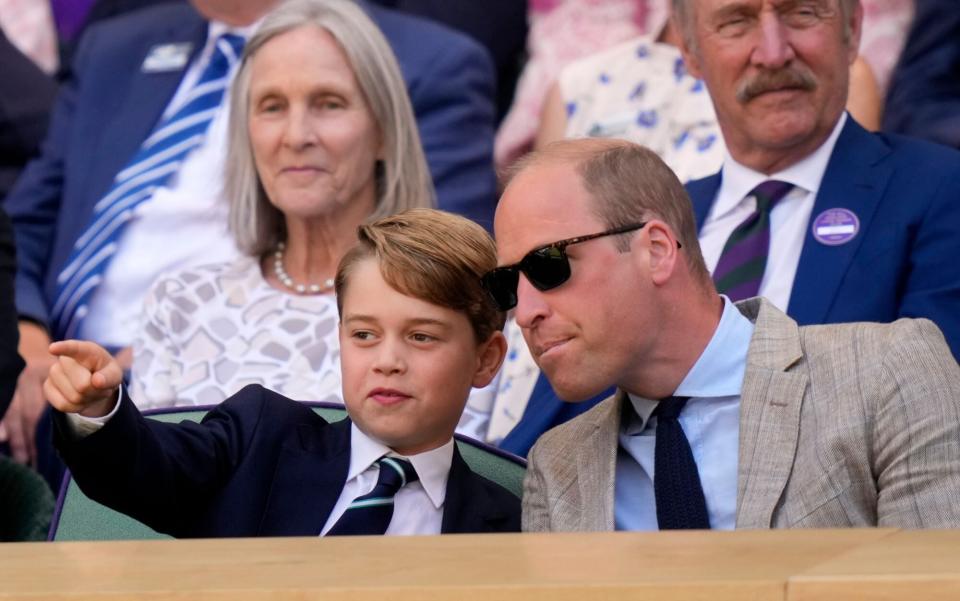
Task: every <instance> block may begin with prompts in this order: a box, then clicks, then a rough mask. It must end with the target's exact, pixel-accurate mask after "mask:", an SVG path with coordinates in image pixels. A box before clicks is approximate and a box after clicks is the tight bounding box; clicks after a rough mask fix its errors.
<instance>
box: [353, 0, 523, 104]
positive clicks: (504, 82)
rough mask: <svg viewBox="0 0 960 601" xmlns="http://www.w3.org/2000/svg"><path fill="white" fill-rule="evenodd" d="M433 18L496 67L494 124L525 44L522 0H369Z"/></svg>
mask: <svg viewBox="0 0 960 601" xmlns="http://www.w3.org/2000/svg"><path fill="white" fill-rule="evenodd" d="M371 1H372V2H374V3H375V4H379V5H381V6H385V7H387V8H393V9H396V10H399V11H401V12H405V13H408V14H411V15H416V16H418V17H425V18H428V19H433V20H434V21H437V22H438V23H443V24H444V25H446V26H448V27H452V28H453V29H456V30H458V31H462V32H463V33H466V34H467V35H469V36H470V37H472V38H473V39H474V40H476V41H478V42H480V43H481V44H483V46H484V47H485V48H486V49H487V50H488V51H489V52H490V56H491V57H492V58H493V64H494V66H495V67H496V70H497V123H499V122H500V120H501V119H503V117H504V115H506V114H507V110H508V109H509V108H510V102H511V101H512V100H513V94H514V90H515V89H516V87H517V78H519V77H520V70H521V69H522V68H523V62H524V57H525V48H526V44H527V2H526V0H483V1H482V2H476V1H474V0H371Z"/></svg>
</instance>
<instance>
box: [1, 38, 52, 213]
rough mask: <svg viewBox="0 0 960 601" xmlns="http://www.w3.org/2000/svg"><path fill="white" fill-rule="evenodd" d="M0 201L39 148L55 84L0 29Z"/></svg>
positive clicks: (48, 116)
mask: <svg viewBox="0 0 960 601" xmlns="http://www.w3.org/2000/svg"><path fill="white" fill-rule="evenodd" d="M0 73H3V77H4V82H3V85H0V201H2V200H3V199H4V198H5V197H6V195H7V192H9V190H10V188H12V187H13V183H14V182H15V181H16V178H17V176H18V175H19V173H20V171H21V169H22V168H23V166H24V165H25V164H26V163H27V161H28V160H29V159H30V158H32V157H33V155H35V154H36V153H37V152H38V151H39V149H40V142H42V141H43V137H44V135H45V133H46V131H47V121H48V120H49V118H50V108H51V107H52V106H53V100H54V98H55V97H56V91H57V84H56V83H55V82H54V80H53V78H52V77H50V76H48V75H47V74H46V73H44V72H43V71H41V70H40V68H39V67H37V66H36V65H35V64H33V62H32V61H31V60H30V59H29V58H27V57H26V56H24V55H23V54H22V53H21V52H20V51H19V50H17V48H16V47H15V46H14V45H13V44H11V43H10V41H9V40H8V39H7V38H6V36H4V35H3V32H2V31H0Z"/></svg>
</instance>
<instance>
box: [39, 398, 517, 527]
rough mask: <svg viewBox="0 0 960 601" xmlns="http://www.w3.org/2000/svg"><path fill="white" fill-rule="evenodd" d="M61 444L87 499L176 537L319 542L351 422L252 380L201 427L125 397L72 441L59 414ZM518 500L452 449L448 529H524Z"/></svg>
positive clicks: (341, 477)
mask: <svg viewBox="0 0 960 601" xmlns="http://www.w3.org/2000/svg"><path fill="white" fill-rule="evenodd" d="M54 419H55V423H56V426H57V427H56V436H55V443H56V445H57V449H58V450H59V451H60V452H61V454H62V455H63V458H64V460H65V461H66V463H67V466H68V467H69V468H70V471H71V472H72V473H73V476H74V478H76V481H77V484H78V485H79V486H80V489H81V490H83V492H84V493H86V494H87V496H89V497H90V498H92V499H94V500H96V501H98V502H99V503H102V504H103V505H107V506H109V507H111V508H113V509H116V510H117V511H120V512H123V513H126V514H128V515H130V516H132V517H134V518H136V519H138V520H140V521H141V522H143V523H145V524H147V525H148V526H150V527H151V528H153V529H154V530H157V531H158V532H163V533H166V534H170V535H172V536H175V537H178V538H194V537H228V536H245V537H249V536H317V535H319V534H320V531H321V530H322V529H323V525H324V524H325V523H326V522H327V518H328V517H329V516H330V512H331V511H332V510H333V507H334V505H335V504H336V502H337V499H338V498H339V497H340V493H341V491H342V490H343V486H344V484H345V483H346V480H347V472H348V470H349V467H350V420H349V419H345V420H343V421H339V422H334V423H327V422H326V421H325V420H324V419H323V418H321V417H320V416H319V415H317V414H316V413H314V412H313V410H312V409H311V408H310V407H308V406H306V405H304V404H302V403H298V402H297V401H292V400H290V399H288V398H286V397H283V396H281V395H279V394H277V393H275V392H271V391H269V390H266V389H265V388H263V387H261V386H256V385H251V386H247V387H245V388H244V389H242V390H241V391H240V392H238V393H237V394H235V395H234V396H232V397H231V398H229V399H227V400H226V401H224V402H223V403H221V404H220V405H218V406H217V408H216V409H214V410H213V411H211V412H210V413H208V414H207V415H206V416H205V417H204V419H203V421H202V422H201V423H200V424H197V423H194V422H182V423H180V424H169V423H163V422H158V421H155V420H149V419H146V418H144V417H143V416H141V415H140V412H139V411H137V409H136V407H135V406H134V404H133V402H132V401H131V400H130V399H129V398H128V397H124V399H123V400H122V402H121V403H120V409H119V410H118V411H117V414H116V415H115V416H114V417H113V418H112V419H111V420H110V421H109V422H107V424H106V425H105V426H104V427H103V428H101V429H100V430H99V431H97V432H95V433H94V434H91V435H89V436H87V437H85V438H82V439H80V440H74V439H73V438H72V437H70V436H69V435H68V433H67V431H66V427H67V424H66V423H65V417H64V415H63V414H61V413H55V418H54ZM519 530H520V499H518V498H517V497H516V496H515V495H513V494H512V493H510V492H507V491H506V490H505V489H503V488H502V487H500V486H499V485H497V484H494V483H493V482H490V481H489V480H486V479H485V478H482V477H481V476H478V475H477V474H474V473H473V472H472V471H470V468H469V467H467V464H466V463H465V462H464V460H463V458H462V457H461V456H460V453H459V451H457V450H456V448H455V449H454V455H453V463H452V464H451V467H450V476H449V478H448V480H447V493H446V500H445V501H444V508H443V520H442V526H441V531H442V532H444V533H453V532H460V533H463V532H517V531H519Z"/></svg>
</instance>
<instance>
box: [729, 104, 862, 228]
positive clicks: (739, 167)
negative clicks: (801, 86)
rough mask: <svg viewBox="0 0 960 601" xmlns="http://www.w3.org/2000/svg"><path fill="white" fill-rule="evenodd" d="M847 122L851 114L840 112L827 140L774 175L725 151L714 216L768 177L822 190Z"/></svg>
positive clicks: (740, 200)
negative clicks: (755, 167) (834, 150)
mask: <svg viewBox="0 0 960 601" xmlns="http://www.w3.org/2000/svg"><path fill="white" fill-rule="evenodd" d="M846 123H847V113H846V112H844V113H843V114H841V115H840V119H838V120H837V123H836V125H834V127H833V131H832V132H831V133H830V136H829V137H828V138H827V140H826V141H825V142H824V143H823V144H821V145H820V147H819V148H817V149H816V150H815V151H813V153H812V154H810V155H809V156H807V157H806V158H804V159H802V160H801V161H799V162H797V163H794V164H793V165H790V166H789V167H787V168H786V169H783V170H782V171H777V172H776V173H771V174H770V175H767V174H765V173H760V172H759V171H754V170H753V169H751V168H750V167H747V166H746V165H743V164H741V163H738V162H737V161H736V160H735V159H734V158H733V157H732V156H731V155H730V151H729V150H724V153H725V154H724V159H723V169H722V177H721V180H720V191H719V193H718V194H717V201H716V203H715V204H714V207H713V209H712V210H711V214H712V215H713V216H714V218H720V217H722V216H724V215H726V214H727V213H729V212H730V211H733V210H734V209H736V208H737V206H738V205H739V204H740V203H741V202H742V201H743V200H744V199H745V198H746V197H747V195H748V194H749V193H750V191H751V190H753V189H754V188H755V187H757V185H758V184H760V183H761V182H765V181H767V180H780V181H784V182H789V183H791V184H793V185H794V186H797V187H798V188H801V189H802V190H804V191H806V192H808V193H810V194H811V195H813V196H815V195H816V194H817V191H818V190H819V189H820V182H821V181H823V175H824V173H825V172H826V171H827V163H828V162H829V161H830V155H832V154H833V148H834V146H836V145H837V138H839V137H840V132H841V131H842V130H843V126H844V125H846Z"/></svg>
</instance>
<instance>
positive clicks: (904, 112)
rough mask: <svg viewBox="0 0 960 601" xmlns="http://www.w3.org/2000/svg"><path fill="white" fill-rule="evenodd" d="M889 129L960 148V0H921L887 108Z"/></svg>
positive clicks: (888, 97)
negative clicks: (959, 2) (958, 1)
mask: <svg viewBox="0 0 960 601" xmlns="http://www.w3.org/2000/svg"><path fill="white" fill-rule="evenodd" d="M883 129H884V131H891V132H897V133H902V134H908V135H911V136H918V137H921V138H926V139H928V140H933V141H935V142H940V143H941V144H947V145H949V146H953V147H954V148H960V4H958V3H957V1H956V0H917V12H916V16H915V17H914V20H913V26H912V27H911V28H910V34H909V35H908V36H907V42H906V45H905V46H904V48H903V53H902V54H901V55H900V62H899V63H898V64H897V68H896V69H895V70H894V72H893V77H892V78H891V80H890V90H889V92H888V94H887V100H886V103H885V105H884V110H883Z"/></svg>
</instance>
